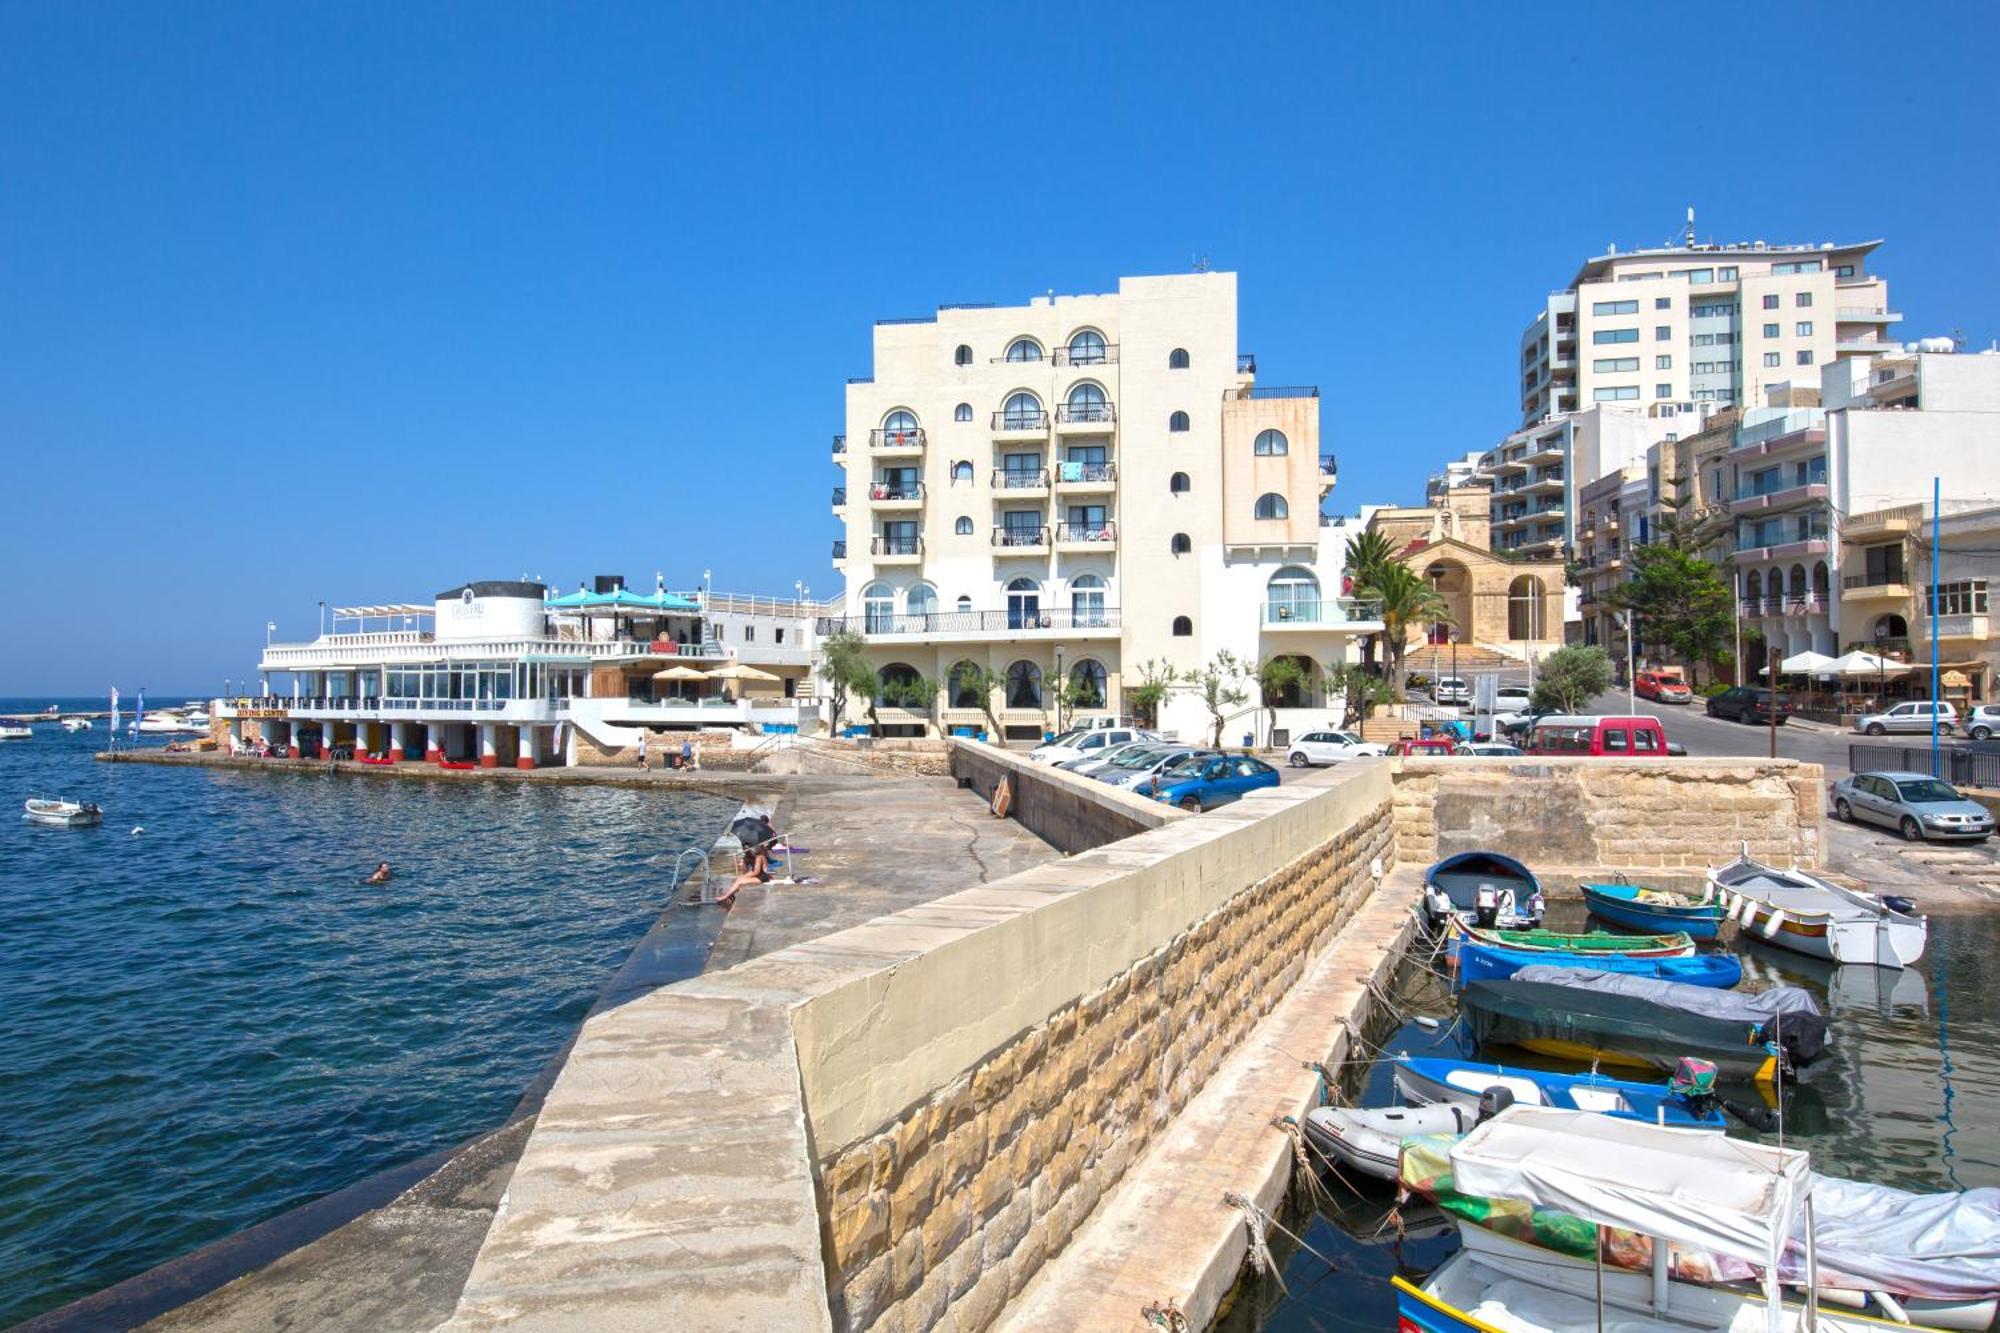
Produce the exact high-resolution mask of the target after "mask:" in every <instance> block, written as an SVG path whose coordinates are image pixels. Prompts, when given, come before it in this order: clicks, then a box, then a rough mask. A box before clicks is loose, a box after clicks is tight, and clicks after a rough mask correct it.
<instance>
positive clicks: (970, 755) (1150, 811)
mask: <svg viewBox="0 0 2000 1333" xmlns="http://www.w3.org/2000/svg"><path fill="white" fill-rule="evenodd" d="M950 744H951V752H950V771H951V775H952V776H953V777H955V778H958V779H959V780H961V781H963V782H966V783H969V784H970V785H971V787H972V789H973V790H974V791H976V792H978V793H979V794H980V796H981V797H991V795H992V793H993V788H994V787H995V785H997V784H998V783H999V781H1000V779H1001V778H1002V777H1003V776H1005V777H1008V778H1010V779H1011V780H1012V782H1013V788H1014V796H1013V805H1012V808H1011V809H1010V810H1009V811H1008V818H1010V819H1014V820H1016V821H1018V822H1020V823H1021V824H1023V825H1025V826H1026V827H1027V828H1028V829H1030V830H1031V831H1032V832H1033V833H1034V834H1035V836H1036V837H1038V838H1040V839H1041V840H1042V841H1044V842H1046V843H1048V844H1049V845H1050V846H1051V847H1055V848H1057V849H1059V850H1061V851H1065V852H1070V853H1076V852H1084V851H1089V850H1090V849H1091V848H1093V847H1102V846H1103V845H1105V844H1106V843H1109V842H1116V841H1117V840H1119V839H1120V838H1129V837H1131V836H1132V835H1133V834H1134V833H1142V832H1144V831H1145V830H1147V829H1150V828H1158V827H1160V826H1161V825H1162V824H1166V823H1170V822H1171V821H1173V820H1175V819H1180V818H1184V817H1185V812H1184V811H1181V810H1176V809H1174V808H1173V807H1172V806H1167V805H1161V804H1159V803H1158V802H1155V801H1149V800H1147V799H1146V798H1144V797H1143V796H1134V795H1132V794H1131V793H1130V792H1127V791H1125V790H1124V789H1122V788H1118V787H1112V786H1109V785H1107V784H1105V783H1102V782H1097V781H1094V780H1092V779H1090V778H1080V777H1077V776H1076V775H1074V774H1072V773H1065V772H1063V771H1062V770H1061V769H1058V768H1052V767H1050V766H1049V765H1047V764H1037V763H1035V762H1034V761H1033V760H1031V759H1029V758H1028V757H1027V756H1026V755H1021V754H1016V753H1014V752H1013V751H1011V750H1003V749H1001V748H999V747H998V746H994V745H987V744H985V743H984V742H982V741H968V740H961V739H956V738H955V739H953V740H952V741H951V742H950Z"/></svg>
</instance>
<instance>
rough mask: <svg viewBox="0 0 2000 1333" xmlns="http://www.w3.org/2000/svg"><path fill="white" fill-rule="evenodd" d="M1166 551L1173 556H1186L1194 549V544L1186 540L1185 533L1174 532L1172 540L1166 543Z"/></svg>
mask: <svg viewBox="0 0 2000 1333" xmlns="http://www.w3.org/2000/svg"><path fill="white" fill-rule="evenodd" d="M1167 549H1168V550H1169V551H1170V552H1172V553H1173V554H1174V555H1186V554H1187V553H1188V552H1189V551H1192V550H1193V549H1194V543H1193V542H1191V541H1189V540H1188V535H1187V534H1186V533H1185V532H1176V533H1175V534H1174V539H1173V540H1172V541H1170V542H1168V543H1167Z"/></svg>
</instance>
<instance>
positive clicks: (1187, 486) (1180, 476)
mask: <svg viewBox="0 0 2000 1333" xmlns="http://www.w3.org/2000/svg"><path fill="white" fill-rule="evenodd" d="M1193 487H1194V483H1193V482H1191V481H1189V480H1188V474H1187V473H1185V472H1176V473H1174V475H1173V476H1171V477H1169V478H1167V492H1168V494H1170V495H1186V494H1187V493H1188V491H1189V490H1191V489H1192V488H1193Z"/></svg>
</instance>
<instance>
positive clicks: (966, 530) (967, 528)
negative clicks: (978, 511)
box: [951, 514, 972, 537]
mask: <svg viewBox="0 0 2000 1333" xmlns="http://www.w3.org/2000/svg"><path fill="white" fill-rule="evenodd" d="M951 530H952V531H953V532H954V533H956V534H958V535H959V536H961V537H970V536H971V535H972V520H971V519H970V518H967V517H966V516H965V515H964V514H960V515H959V516H958V522H956V523H954V524H952V525H951Z"/></svg>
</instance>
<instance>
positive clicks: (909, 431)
mask: <svg viewBox="0 0 2000 1333" xmlns="http://www.w3.org/2000/svg"><path fill="white" fill-rule="evenodd" d="M918 435H919V432H918V430H917V418H916V414H915V413H913V412H909V411H906V410H904V409H903V408H900V407H899V408H897V409H896V410H895V411H893V412H891V413H890V414H889V415H888V416H886V417H883V418H882V443H884V444H890V445H895V444H915V443H916V442H917V439H918Z"/></svg>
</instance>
